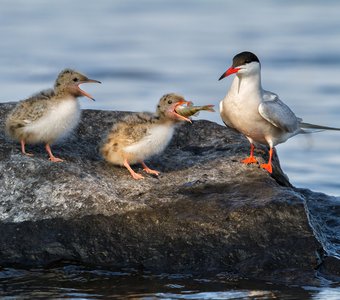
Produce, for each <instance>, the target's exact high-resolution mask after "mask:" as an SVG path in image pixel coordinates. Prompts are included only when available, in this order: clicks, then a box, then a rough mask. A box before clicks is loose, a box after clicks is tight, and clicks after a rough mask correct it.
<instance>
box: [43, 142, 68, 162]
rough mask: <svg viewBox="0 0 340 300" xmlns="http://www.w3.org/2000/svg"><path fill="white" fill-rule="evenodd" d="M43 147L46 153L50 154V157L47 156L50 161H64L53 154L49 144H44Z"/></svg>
mask: <svg viewBox="0 0 340 300" xmlns="http://www.w3.org/2000/svg"><path fill="white" fill-rule="evenodd" d="M45 149H46V151H47V153H48V155H49V156H50V158H49V160H50V161H52V162H62V161H64V160H63V159H61V158H58V157H55V156H54V155H53V153H52V150H51V147H50V145H49V144H46V146H45Z"/></svg>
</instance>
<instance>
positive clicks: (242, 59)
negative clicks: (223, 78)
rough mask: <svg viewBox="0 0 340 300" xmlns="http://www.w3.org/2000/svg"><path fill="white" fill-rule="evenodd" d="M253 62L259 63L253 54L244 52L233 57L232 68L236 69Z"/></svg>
mask: <svg viewBox="0 0 340 300" xmlns="http://www.w3.org/2000/svg"><path fill="white" fill-rule="evenodd" d="M254 61H256V62H258V63H260V60H259V59H258V57H257V56H256V55H255V54H254V53H252V52H249V51H244V52H241V53H239V54H236V55H235V56H234V58H233V65H232V67H233V68H236V67H238V66H242V65H245V64H249V63H251V62H254Z"/></svg>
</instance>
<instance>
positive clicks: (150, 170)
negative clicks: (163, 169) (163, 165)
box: [141, 161, 159, 176]
mask: <svg viewBox="0 0 340 300" xmlns="http://www.w3.org/2000/svg"><path fill="white" fill-rule="evenodd" d="M141 164H142V166H143V169H144V171H145V172H146V173H148V174H154V175H157V176H158V175H159V172H158V171H156V170H152V169H150V168H149V167H148V166H147V165H146V164H145V163H144V161H142V162H141Z"/></svg>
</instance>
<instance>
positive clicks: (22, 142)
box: [20, 140, 34, 156]
mask: <svg viewBox="0 0 340 300" xmlns="http://www.w3.org/2000/svg"><path fill="white" fill-rule="evenodd" d="M20 144H21V153H22V154H25V155H27V156H33V155H34V154H32V153H27V152H26V149H25V140H21V141H20Z"/></svg>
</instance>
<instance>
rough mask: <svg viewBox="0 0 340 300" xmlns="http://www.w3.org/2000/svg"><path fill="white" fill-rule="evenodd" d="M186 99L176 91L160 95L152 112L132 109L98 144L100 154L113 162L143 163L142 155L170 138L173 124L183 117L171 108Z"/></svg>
mask: <svg viewBox="0 0 340 300" xmlns="http://www.w3.org/2000/svg"><path fill="white" fill-rule="evenodd" d="M182 103H186V101H185V100H184V98H183V97H182V96H179V95H177V94H167V95H164V96H163V97H162V98H161V99H160V101H159V104H158V106H157V111H156V113H155V114H152V113H133V114H131V115H127V116H126V117H125V118H123V119H122V120H121V121H119V122H118V123H117V124H115V125H114V126H113V127H112V129H111V131H110V132H109V134H108V136H107V139H106V141H105V142H104V144H103V145H102V147H101V153H102V156H103V157H104V158H105V160H107V161H108V162H111V163H113V164H116V165H125V161H127V162H128V163H131V164H135V163H143V161H144V160H145V159H148V158H150V157H151V156H153V155H155V154H159V153H161V152H162V151H163V150H164V149H165V148H166V146H167V145H168V143H169V142H170V140H171V138H172V135H173V133H174V129H175V126H176V124H178V123H179V122H180V121H182V120H183V119H182V118H183V117H182V116H180V115H178V114H177V113H176V112H175V108H176V107H177V106H178V105H179V104H182Z"/></svg>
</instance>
